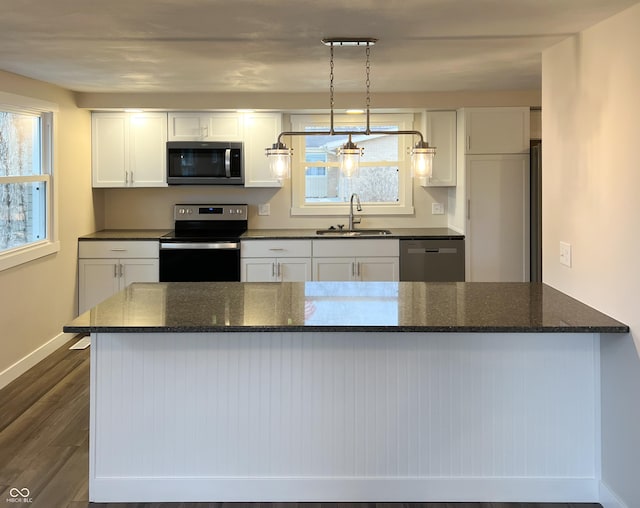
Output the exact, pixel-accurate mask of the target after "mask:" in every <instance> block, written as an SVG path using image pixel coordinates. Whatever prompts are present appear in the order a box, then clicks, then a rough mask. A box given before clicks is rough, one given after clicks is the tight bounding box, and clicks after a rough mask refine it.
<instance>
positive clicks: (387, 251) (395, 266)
mask: <svg viewBox="0 0 640 508" xmlns="http://www.w3.org/2000/svg"><path fill="white" fill-rule="evenodd" d="M372 254H373V255H372ZM399 270H400V263H399V242H398V240H395V239H388V240H368V239H357V240H349V239H339V240H313V280H318V281H352V280H360V281H397V280H399Z"/></svg>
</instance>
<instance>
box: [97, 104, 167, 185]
mask: <svg viewBox="0 0 640 508" xmlns="http://www.w3.org/2000/svg"><path fill="white" fill-rule="evenodd" d="M166 141H167V114H166V113H124V112H122V113H93V114H92V116H91V148H92V161H91V163H92V177H93V186H94V187H165V186H166V185H167V176H166V157H167V156H166Z"/></svg>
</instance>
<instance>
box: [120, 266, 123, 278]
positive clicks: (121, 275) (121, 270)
mask: <svg viewBox="0 0 640 508" xmlns="http://www.w3.org/2000/svg"><path fill="white" fill-rule="evenodd" d="M122 277H124V265H123V264H120V278H122Z"/></svg>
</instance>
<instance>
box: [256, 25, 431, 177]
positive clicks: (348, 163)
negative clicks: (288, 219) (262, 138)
mask: <svg viewBox="0 0 640 508" xmlns="http://www.w3.org/2000/svg"><path fill="white" fill-rule="evenodd" d="M377 41H378V39H374V38H371V37H367V38H351V39H343V38H331V39H322V43H323V44H324V45H325V46H329V49H330V59H329V67H330V74H329V95H330V128H329V130H328V131H310V132H307V131H283V132H281V133H280V134H279V135H278V139H277V141H276V143H274V144H273V145H272V146H271V147H270V148H266V149H265V155H266V156H267V157H268V158H269V169H270V171H271V174H272V175H273V176H274V178H276V179H278V180H283V179H285V178H289V177H290V175H291V156H292V155H293V149H292V148H289V147H287V145H285V144H284V143H283V142H282V138H283V137H284V136H340V135H342V136H344V135H348V136H349V140H348V141H347V142H346V143H345V144H344V145H342V146H341V147H340V148H339V149H338V155H339V158H340V171H341V173H342V175H343V176H345V177H347V178H352V177H354V176H358V172H359V168H360V157H361V156H362V154H363V153H364V148H360V147H358V146H357V145H356V144H355V143H354V142H353V140H352V138H351V136H352V135H367V136H369V135H371V134H376V135H386V136H402V135H412V136H418V138H419V140H418V142H417V143H416V144H415V146H413V147H412V148H410V149H409V154H410V155H411V174H412V176H416V177H419V178H428V177H430V176H431V168H432V160H433V155H434V154H435V147H430V146H429V143H427V142H426V141H425V140H424V137H423V136H422V133H421V132H420V131H417V130H395V131H386V130H385V131H372V130H371V124H370V107H371V93H370V85H371V80H370V71H371V64H370V51H371V46H373V45H374V44H375V43H376V42H377ZM334 46H364V47H365V54H366V61H365V72H366V118H367V123H366V128H365V130H364V131H336V130H335V129H334V105H335V104H334V86H333V69H334V62H333V49H334Z"/></svg>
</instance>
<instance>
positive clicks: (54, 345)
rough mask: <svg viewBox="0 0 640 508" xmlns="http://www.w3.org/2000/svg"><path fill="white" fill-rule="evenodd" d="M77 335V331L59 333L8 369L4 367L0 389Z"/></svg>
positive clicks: (0, 374)
mask: <svg viewBox="0 0 640 508" xmlns="http://www.w3.org/2000/svg"><path fill="white" fill-rule="evenodd" d="M75 335H76V334H75V333H59V334H58V335H56V336H55V337H53V338H52V339H50V340H49V341H47V342H45V343H44V344H43V345H42V346H40V347H39V348H38V349H36V350H35V351H32V352H31V353H29V354H28V355H27V356H25V357H24V358H21V359H20V360H18V361H17V362H16V363H14V364H13V365H10V366H9V367H7V368H6V369H4V370H3V371H2V372H0V389H2V388H4V387H5V386H7V385H8V384H9V383H11V381H13V380H15V379H17V378H18V377H19V376H21V375H22V374H24V373H25V372H27V371H28V370H29V369H30V368H31V367H33V366H34V365H35V364H36V363H38V362H39V361H41V360H44V359H45V358H46V357H47V356H49V355H50V354H51V353H53V352H54V351H55V350H56V349H58V348H59V347H60V346H62V345H63V344H64V343H65V342H67V341H70V340H71V339H73V337H74V336H75Z"/></svg>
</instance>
